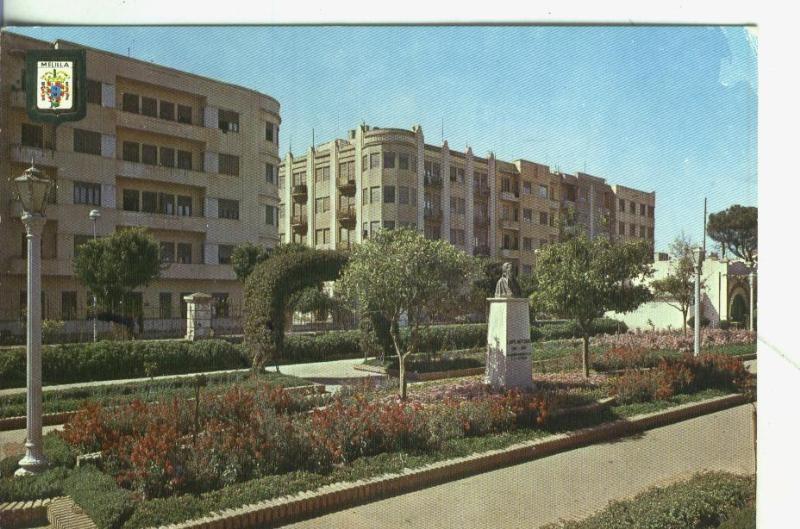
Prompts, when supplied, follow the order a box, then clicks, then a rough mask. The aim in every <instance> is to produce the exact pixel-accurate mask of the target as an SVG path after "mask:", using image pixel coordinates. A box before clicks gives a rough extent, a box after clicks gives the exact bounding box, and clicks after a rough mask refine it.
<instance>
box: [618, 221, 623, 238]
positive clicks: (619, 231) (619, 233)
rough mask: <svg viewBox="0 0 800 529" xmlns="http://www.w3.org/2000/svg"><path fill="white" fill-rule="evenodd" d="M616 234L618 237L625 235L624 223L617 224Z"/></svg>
mask: <svg viewBox="0 0 800 529" xmlns="http://www.w3.org/2000/svg"><path fill="white" fill-rule="evenodd" d="M617 234H618V235H625V223H624V222H620V223H619V230H618V231H617Z"/></svg>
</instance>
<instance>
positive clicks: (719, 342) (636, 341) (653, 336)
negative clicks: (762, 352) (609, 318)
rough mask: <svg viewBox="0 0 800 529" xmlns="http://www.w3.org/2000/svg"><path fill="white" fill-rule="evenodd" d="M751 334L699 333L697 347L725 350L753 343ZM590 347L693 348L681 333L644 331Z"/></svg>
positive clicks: (597, 339) (599, 339)
mask: <svg viewBox="0 0 800 529" xmlns="http://www.w3.org/2000/svg"><path fill="white" fill-rule="evenodd" d="M755 341H756V334H755V332H753V331H746V330H736V329H728V330H723V329H709V328H705V329H700V347H701V348H702V349H706V348H708V347H715V346H728V345H738V344H751V343H755ZM592 344H593V345H596V346H599V347H603V348H608V349H613V348H628V349H641V350H646V351H665V350H670V351H689V350H691V349H692V348H693V347H694V335H693V334H691V333H688V334H686V335H684V334H683V332H682V331H646V332H628V333H625V334H604V335H599V336H595V337H594V338H593V339H592Z"/></svg>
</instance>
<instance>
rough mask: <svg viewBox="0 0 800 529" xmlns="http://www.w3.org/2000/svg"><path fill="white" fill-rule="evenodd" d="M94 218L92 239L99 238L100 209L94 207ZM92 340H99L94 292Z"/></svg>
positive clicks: (90, 215)
mask: <svg viewBox="0 0 800 529" xmlns="http://www.w3.org/2000/svg"><path fill="white" fill-rule="evenodd" d="M89 218H90V219H91V220H92V240H93V241H96V240H97V219H99V218H100V211H99V210H97V209H93V210H92V211H90V212H89ZM92 341H94V342H96V341H97V294H92Z"/></svg>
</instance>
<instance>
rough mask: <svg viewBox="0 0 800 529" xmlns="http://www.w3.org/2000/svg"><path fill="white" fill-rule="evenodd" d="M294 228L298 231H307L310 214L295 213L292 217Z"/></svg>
mask: <svg viewBox="0 0 800 529" xmlns="http://www.w3.org/2000/svg"><path fill="white" fill-rule="evenodd" d="M292 230H294V231H295V232H297V233H306V232H307V231H308V216H306V215H294V216H293V217H292Z"/></svg>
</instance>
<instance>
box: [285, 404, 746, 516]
mask: <svg viewBox="0 0 800 529" xmlns="http://www.w3.org/2000/svg"><path fill="white" fill-rule="evenodd" d="M752 409H753V408H752V405H750V404H747V405H743V406H738V407H736V408H732V409H729V410H725V411H721V412H718V413H715V414H711V415H706V416H703V417H698V418H696V419H691V420H688V421H684V422H680V423H677V424H673V425H670V426H666V427H664V428H658V429H655V430H650V431H648V432H645V433H644V434H642V435H641V436H638V437H633V438H625V439H621V440H618V441H615V442H609V443H602V444H597V445H592V446H588V447H585V448H580V449H577V450H572V451H569V452H564V453H561V454H556V455H554V456H550V457H546V458H544V459H540V460H537V461H531V462H528V463H522V464H519V465H515V466H512V467H508V468H504V469H500V470H496V471H492V472H487V473H484V474H479V475H476V476H472V477H469V478H465V479H461V480H458V481H455V482H451V483H445V484H442V485H438V486H435V487H431V488H427V489H423V490H420V491H417V492H413V493H410V494H404V495H402V496H396V497H393V498H388V499H385V500H380V501H376V502H373V503H369V504H366V505H362V506H359V507H356V508H352V509H347V510H344V511H339V512H336V513H332V514H328V515H326V516H321V517H319V518H315V519H312V520H307V521H305V522H300V523H296V524H293V525H290V526H288V527H292V528H295V529H310V528H328V527H348V528H350V529H358V528H374V527H425V528H426V529H450V528H457V529H472V528H475V529H485V528H487V527H503V528H509V529H510V528H517V527H518V528H524V529H535V528H536V527H540V526H541V525H544V524H547V523H550V522H555V521H558V519H560V518H564V519H579V518H584V517H586V516H589V515H590V514H592V513H593V512H596V511H597V510H600V509H602V508H603V507H605V506H606V504H607V503H608V502H609V501H610V500H614V499H622V498H626V497H630V496H633V495H635V494H637V493H639V492H641V491H643V490H645V489H647V488H648V487H650V486H653V485H664V484H667V483H670V482H673V481H675V480H677V479H680V478H684V477H688V476H690V475H691V474H693V473H694V472H697V471H699V470H702V469H708V470H725V471H729V472H736V473H748V474H751V473H753V472H754V471H755V465H754V454H753V431H752V423H751V420H752V416H751V414H752Z"/></svg>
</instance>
